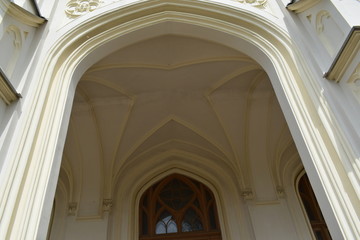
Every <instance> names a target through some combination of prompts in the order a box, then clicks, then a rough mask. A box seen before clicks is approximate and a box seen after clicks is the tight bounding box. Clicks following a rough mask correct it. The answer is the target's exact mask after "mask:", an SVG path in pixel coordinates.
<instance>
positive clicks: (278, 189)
mask: <svg viewBox="0 0 360 240" xmlns="http://www.w3.org/2000/svg"><path fill="white" fill-rule="evenodd" d="M276 192H277V194H278V197H279V198H285V190H284V188H283V187H281V186H277V187H276Z"/></svg>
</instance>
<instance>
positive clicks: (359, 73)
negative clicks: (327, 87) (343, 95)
mask: <svg viewBox="0 0 360 240" xmlns="http://www.w3.org/2000/svg"><path fill="white" fill-rule="evenodd" d="M359 81H360V63H359V64H358V65H357V66H356V68H355V70H354V72H353V73H352V74H351V76H350V78H349V81H348V82H349V83H355V82H359Z"/></svg>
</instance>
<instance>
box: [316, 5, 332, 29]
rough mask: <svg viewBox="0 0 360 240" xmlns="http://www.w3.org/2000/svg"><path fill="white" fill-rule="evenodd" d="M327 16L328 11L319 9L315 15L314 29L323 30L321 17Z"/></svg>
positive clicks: (328, 15)
mask: <svg viewBox="0 0 360 240" xmlns="http://www.w3.org/2000/svg"><path fill="white" fill-rule="evenodd" d="M324 17H326V18H329V17H330V13H329V12H328V11H325V10H321V11H320V12H319V13H318V14H317V15H316V31H317V32H318V33H321V32H323V31H324V24H323V18H324Z"/></svg>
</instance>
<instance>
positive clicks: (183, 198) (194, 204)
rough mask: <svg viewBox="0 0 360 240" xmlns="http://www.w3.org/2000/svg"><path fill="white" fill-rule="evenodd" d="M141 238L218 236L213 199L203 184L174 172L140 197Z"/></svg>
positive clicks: (201, 237)
mask: <svg viewBox="0 0 360 240" xmlns="http://www.w3.org/2000/svg"><path fill="white" fill-rule="evenodd" d="M139 213H140V216H139V219H140V228H139V229H140V240H145V239H153V240H155V239H162V240H164V239H179V237H181V239H194V240H196V239H199V240H200V239H202V240H207V239H212V240H217V239H221V234H220V227H219V223H218V217H217V210H216V204H215V199H214V196H213V194H212V192H211V191H210V189H208V188H207V187H206V186H205V185H204V184H202V183H200V182H198V181H195V180H193V179H190V178H187V177H185V176H182V175H179V174H173V175H170V176H168V177H166V178H165V179H163V180H161V181H160V182H158V183H156V184H154V185H153V186H151V187H150V188H149V189H148V190H147V191H146V192H145V193H144V194H143V196H142V197H141V200H140V210H139Z"/></svg>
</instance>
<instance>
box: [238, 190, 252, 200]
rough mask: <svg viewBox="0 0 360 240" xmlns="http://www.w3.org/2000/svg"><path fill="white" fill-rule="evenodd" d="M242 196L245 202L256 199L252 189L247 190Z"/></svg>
mask: <svg viewBox="0 0 360 240" xmlns="http://www.w3.org/2000/svg"><path fill="white" fill-rule="evenodd" d="M241 196H242V197H243V199H244V200H252V199H253V198H254V193H253V191H252V190H251V189H249V188H247V189H244V190H243V191H242V192H241Z"/></svg>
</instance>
